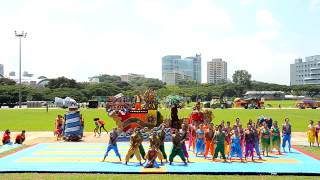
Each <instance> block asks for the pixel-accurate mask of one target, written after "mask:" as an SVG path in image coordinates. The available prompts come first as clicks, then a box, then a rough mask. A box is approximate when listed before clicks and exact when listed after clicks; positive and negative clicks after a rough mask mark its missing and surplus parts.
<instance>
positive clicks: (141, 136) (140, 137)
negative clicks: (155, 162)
mask: <svg viewBox="0 0 320 180" xmlns="http://www.w3.org/2000/svg"><path fill="white" fill-rule="evenodd" d="M138 136H139V141H140V142H139V144H140V145H139V152H140V155H141V157H142V159H145V158H144V157H145V156H146V152H145V151H144V148H143V145H142V142H143V135H142V133H141V132H140V131H139V132H138Z"/></svg>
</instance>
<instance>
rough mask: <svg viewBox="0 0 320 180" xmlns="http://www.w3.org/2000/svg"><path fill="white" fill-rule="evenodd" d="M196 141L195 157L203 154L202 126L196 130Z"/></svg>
mask: <svg viewBox="0 0 320 180" xmlns="http://www.w3.org/2000/svg"><path fill="white" fill-rule="evenodd" d="M196 133H197V140H196V156H198V155H200V154H203V153H204V131H203V124H200V125H199V129H198V130H197V132H196Z"/></svg>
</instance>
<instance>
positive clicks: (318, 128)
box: [315, 121, 320, 147]
mask: <svg viewBox="0 0 320 180" xmlns="http://www.w3.org/2000/svg"><path fill="white" fill-rule="evenodd" d="M319 134H320V121H318V124H317V125H316V134H315V135H316V143H317V144H318V147H319V143H320V140H319Z"/></svg>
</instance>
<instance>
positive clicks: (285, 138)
mask: <svg viewBox="0 0 320 180" xmlns="http://www.w3.org/2000/svg"><path fill="white" fill-rule="evenodd" d="M284 121H285V124H283V125H282V149H283V152H286V149H285V147H286V143H287V142H288V148H289V152H290V150H291V124H290V123H289V119H288V118H286V119H285V120H284Z"/></svg>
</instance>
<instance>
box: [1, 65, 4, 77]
mask: <svg viewBox="0 0 320 180" xmlns="http://www.w3.org/2000/svg"><path fill="white" fill-rule="evenodd" d="M0 77H4V67H3V64H0Z"/></svg>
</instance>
